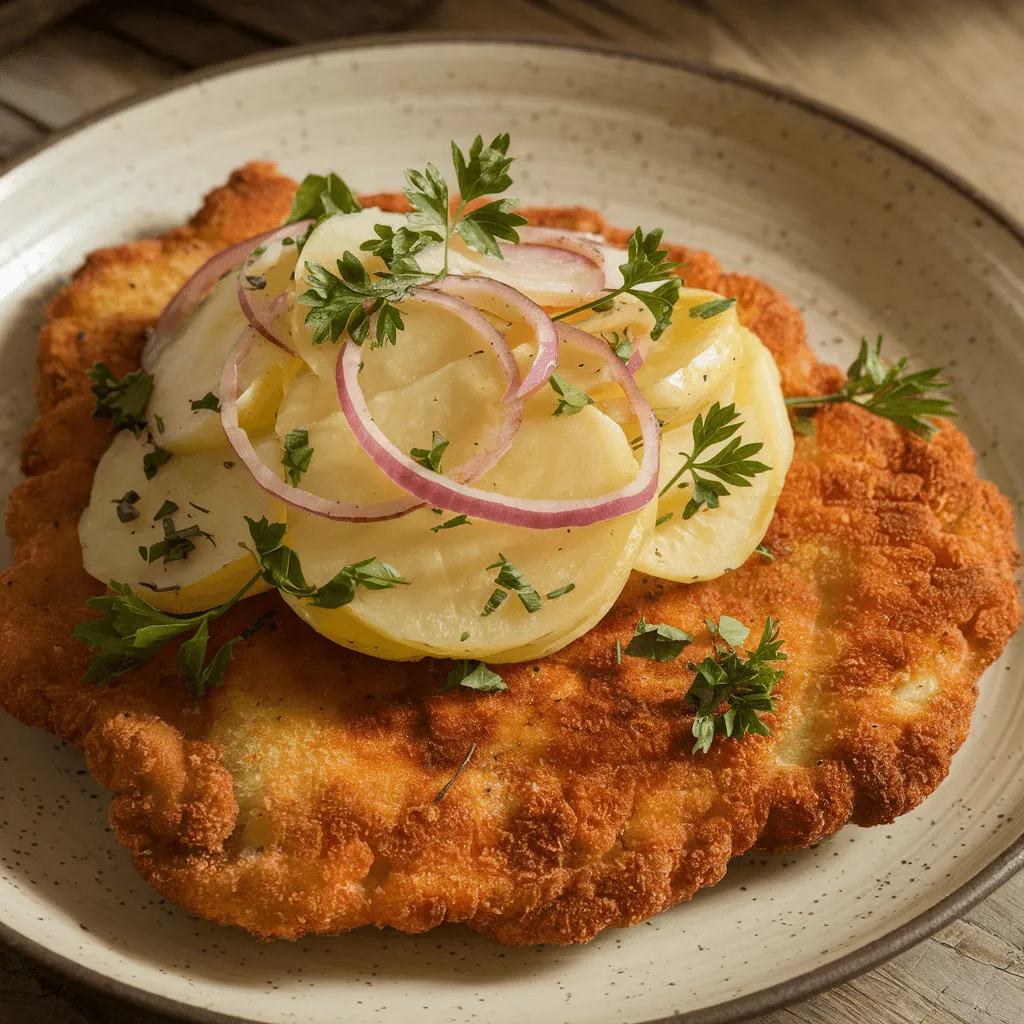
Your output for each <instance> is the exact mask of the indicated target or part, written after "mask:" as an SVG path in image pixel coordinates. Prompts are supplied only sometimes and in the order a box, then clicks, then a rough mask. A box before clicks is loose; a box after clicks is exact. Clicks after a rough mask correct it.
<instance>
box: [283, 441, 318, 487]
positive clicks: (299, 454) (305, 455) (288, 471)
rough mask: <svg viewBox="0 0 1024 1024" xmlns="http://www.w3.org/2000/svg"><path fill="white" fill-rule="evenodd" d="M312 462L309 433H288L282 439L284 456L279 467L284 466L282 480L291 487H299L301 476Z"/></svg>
mask: <svg viewBox="0 0 1024 1024" xmlns="http://www.w3.org/2000/svg"><path fill="white" fill-rule="evenodd" d="M312 460H313V449H312V448H311V447H310V444H309V431H308V430H291V431H289V432H288V434H287V436H286V437H285V439H284V455H282V457H281V465H283V466H284V478H285V480H287V481H288V483H290V484H291V485H292V487H298V486H299V481H300V480H301V479H302V474H303V473H305V472H306V470H307V469H309V464H310V462H311V461H312Z"/></svg>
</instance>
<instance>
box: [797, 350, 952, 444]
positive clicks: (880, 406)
mask: <svg viewBox="0 0 1024 1024" xmlns="http://www.w3.org/2000/svg"><path fill="white" fill-rule="evenodd" d="M941 372H942V371H941V369H939V368H937V367H936V368H933V369H931V370H919V371H917V372H916V373H907V357H906V356H903V357H902V358H901V359H900V361H899V362H898V363H897V364H896V365H895V366H889V365H888V364H887V363H886V362H885V360H884V359H882V336H881V335H878V338H877V339H876V341H875V345H874V348H872V347H871V345H870V343H869V342H868V340H867V338H861V340H860V353H859V354H858V356H857V358H856V359H855V360H854V361H853V362H852V363H851V364H850V366H849V369H848V370H847V371H846V374H847V377H848V378H849V379H848V380H847V381H846V383H845V384H843V386H842V387H841V388H840V389H839V390H838V391H836V392H835V393H834V394H831V395H816V396H813V397H802V396H798V397H796V398H787V399H786V405H789V406H794V407H795V408H796V409H797V414H798V415H801V414H803V415H806V414H805V413H803V410H806V409H809V408H810V407H811V406H819V405H831V404H834V403H836V402H852V403H853V404H854V405H859V406H860V407H861V408H862V409H867V411H868V412H873V413H874V414H875V415H876V416H882V417H884V418H885V419H887V420H892V422H893V423H896V424H898V425H899V426H901V427H905V428H906V429H907V430H909V431H910V432H911V433H912V434H916V435H917V436H918V437H922V438H924V439H925V440H926V441H930V440H931V439H932V437H933V436H934V435H935V432H936V430H937V429H938V428H937V427H936V426H935V424H934V423H933V422H932V421H931V419H930V417H933V416H942V417H945V418H947V419H948V418H952V417H954V416H956V411H955V410H954V409H953V407H952V405H951V404H950V403H949V401H948V400H947V399H945V398H929V397H926V396H927V395H928V394H929V392H932V391H940V390H941V389H942V388H948V387H949V381H945V380H940V379H939V374H940V373H941Z"/></svg>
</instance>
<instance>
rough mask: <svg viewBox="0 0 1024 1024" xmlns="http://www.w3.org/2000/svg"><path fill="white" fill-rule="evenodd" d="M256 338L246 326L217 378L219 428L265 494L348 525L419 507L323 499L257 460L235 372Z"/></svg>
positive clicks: (404, 502)
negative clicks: (242, 420)
mask: <svg viewBox="0 0 1024 1024" xmlns="http://www.w3.org/2000/svg"><path fill="white" fill-rule="evenodd" d="M259 337H260V335H259V334H258V333H257V332H256V331H255V330H254V329H253V328H252V327H246V328H245V330H244V331H242V333H241V335H240V336H239V338H238V341H236V342H235V344H234V346H233V347H232V349H231V352H230V353H229V354H228V357H227V359H226V360H225V362H224V369H223V371H222V372H221V377H220V423H221V426H222V427H223V428H224V433H225V434H226V435H227V439H228V443H229V444H230V445H231V447H232V448H233V449H234V450H235V454H236V455H237V456H238V457H239V458H240V459H241V460H242V463H243V464H244V465H245V468H246V469H247V470H249V472H250V473H251V474H252V477H253V479H254V480H255V481H256V483H257V484H259V486H260V487H262V488H263V490H265V491H266V492H267V493H268V494H271V495H273V496H274V497H275V498H277V499H279V500H280V501H283V502H284V503H285V504H286V505H289V506H291V507H292V508H299V509H303V510H304V511H306V512H312V513H313V514H314V515H318V516H323V517H324V518H326V519H337V520H340V521H342V522H347V523H358V522H363V523H374V522H380V521H381V520H384V519H397V518H398V517H399V516H404V515H405V514H406V513H408V512H411V511H412V510H413V509H416V508H422V506H423V502H421V501H417V500H416V499H415V498H411V497H403V498H396V499H394V500H393V501H387V502H381V503H379V504H376V505H356V504H353V503H352V502H348V501H334V500H332V499H331V498H323V497H321V496H320V495H318V494H313V493H312V492H310V491H306V490H303V489H302V488H300V487H292V486H291V485H290V484H288V483H286V482H285V481H284V480H282V479H281V478H280V477H279V476H278V475H277V473H275V472H274V470H272V469H271V468H270V467H269V466H268V465H267V464H266V463H265V462H264V461H263V460H262V459H261V458H260V457H259V455H258V454H257V452H256V449H255V448H254V447H253V444H252V441H250V440H249V435H248V434H247V433H246V432H245V431H244V430H243V429H242V428H241V426H239V423H238V369H239V367H240V366H241V364H242V360H243V359H245V357H246V356H247V355H248V354H249V350H250V349H251V348H252V346H253V344H255V343H256V341H257V340H258V339H259ZM353 347H354V346H353Z"/></svg>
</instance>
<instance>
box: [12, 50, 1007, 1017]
mask: <svg viewBox="0 0 1024 1024" xmlns="http://www.w3.org/2000/svg"><path fill="white" fill-rule="evenodd" d="M424 43H438V44H450V43H456V44H469V45H472V44H480V45H484V46H488V45H498V46H508V45H522V46H545V47H550V48H552V49H564V50H574V51H582V52H585V53H586V52H592V53H600V54H604V55H607V56H613V57H623V58H626V59H628V60H637V61H641V62H643V63H646V64H655V65H661V66H664V67H670V68H676V69H681V70H683V71H687V72H690V73H691V74H695V75H701V76H703V77H705V78H709V79H713V80H716V81H721V82H726V83H729V84H731V85H738V86H740V87H741V88H744V89H748V90H750V91H752V92H757V93H760V94H761V95H763V96H767V97H769V98H770V99H774V100H776V101H779V102H783V103H788V104H790V105H791V106H795V107H799V108H801V109H803V110H806V111H809V112H810V113H812V114H814V115H816V116H817V117H820V118H822V119H823V120H826V121H831V122H833V123H834V124H838V125H840V126H841V127H843V128H845V129H847V130H849V131H851V132H854V133H856V134H858V135H860V136H863V137H864V138H866V139H868V140H869V141H871V142H873V143H875V144H876V145H879V146H882V147H884V148H886V149H888V150H890V151H892V152H894V153H895V154H896V155H897V156H900V157H902V158H903V159H904V160H907V161H909V162H910V163H912V164H914V165H915V166H917V167H918V168H920V169H921V170H924V171H926V172H927V173H928V174H930V175H931V176H932V177H934V178H936V179H938V180H939V181H941V182H942V183H943V184H944V185H946V186H947V187H949V188H951V189H952V190H953V191H954V192H958V193H960V194H961V195H962V196H964V198H966V199H967V200H969V201H970V202H971V203H973V204H974V205H975V206H977V207H979V208H980V209H981V210H983V211H984V212H985V213H986V214H987V215H988V216H989V217H990V218H991V219H992V220H994V221H995V222H997V223H998V224H999V225H1000V226H1001V227H1002V228H1004V229H1005V230H1006V231H1007V232H1008V233H1009V234H1010V235H1011V236H1012V237H1013V238H1014V239H1016V241H1017V242H1018V243H1020V245H1021V246H1022V247H1024V224H1021V223H1019V222H1018V221H1017V220H1016V218H1015V217H1013V216H1012V215H1011V214H1010V213H1009V212H1008V211H1006V210H1005V209H1004V208H1003V207H1002V206H1001V205H1000V204H999V203H997V202H996V201H995V200H993V199H991V198H990V197H989V196H987V195H986V194H985V193H983V192H982V191H981V190H979V189H978V188H976V187H975V186H974V185H972V184H971V183H970V182H968V181H967V180H966V179H965V178H963V177H961V176H960V175H959V174H957V173H956V172H954V171H951V170H950V169H949V168H947V167H946V166H944V165H943V164H942V163H940V162H939V161H937V160H935V159H933V158H932V157H930V156H927V155H926V154H925V153H923V152H921V151H920V150H918V149H917V148H916V147H915V146H913V145H912V144H910V143H907V142H904V141H903V140H902V139H899V138H898V137H897V136H895V135H892V134H890V133H889V132H887V131H886V130H885V129H882V128H878V127H876V126H874V125H872V124H870V123H868V122H867V121H863V120H861V119H860V118H858V117H856V116H854V115H852V114H847V113H844V112H843V111H841V110H838V109H836V108H834V107H832V106H830V105H829V104H827V103H822V102H820V101H818V100H815V99H812V98H810V97H808V96H805V95H803V94H802V93H800V92H797V91H796V90H793V89H789V88H787V87H786V86H780V85H775V84H774V83H771V82H766V81H764V80H762V79H760V78H757V77H755V76H753V75H748V74H745V73H743V72H741V71H732V70H728V69H725V68H720V67H716V66H715V65H713V64H709V63H706V62H703V61H694V60H687V59H683V58H673V57H668V56H660V55H652V54H647V53H643V52H640V51H637V50H633V49H631V48H629V47H625V46H620V45H618V44H615V43H604V42H599V41H595V40H576V39H572V38H565V37H560V36H552V35H545V34H532V33H523V34H512V35H504V34H500V33H472V32H438V33H433V32H402V33H395V34H381V33H376V34H369V35H363V36H355V37H353V38H352V39H331V40H327V41H325V42H318V43H308V44H304V45H300V46H288V47H280V48H277V49H273V50H269V51H265V52H262V53H257V54H253V55H250V56H248V57H242V58H239V59H237V60H232V61H225V62H224V63H221V64H215V65H212V66H211V67H207V68H201V69H199V70H198V71H194V72H191V73H188V74H183V75H180V76H178V77H175V78H173V79H171V80H170V81H168V82H166V83H163V84H161V85H158V86H156V87H154V88H152V89H148V90H145V91H143V92H141V93H137V94H134V95H132V96H130V97H128V98H127V99H125V100H120V101H117V102H114V103H111V104H108V105H106V106H104V107H102V108H100V109H99V110H97V111H96V112H95V113H93V114H91V115H89V116H88V117H86V118H83V119H81V120H79V121H76V122H75V123H74V124H72V125H70V126H69V127H67V128H65V129H63V130H61V131H59V132H56V133H54V134H53V135H50V136H48V137H47V138H45V139H43V140H42V141H41V142H40V143H38V144H37V145H35V146H32V147H31V148H30V149H28V150H27V151H26V152H24V153H23V154H21V156H19V157H18V158H17V159H15V160H13V161H12V162H10V163H9V164H8V165H7V166H6V167H5V168H4V173H3V175H2V177H0V184H2V181H3V178H6V177H7V176H8V175H9V174H10V173H11V172H12V171H14V170H15V169H17V168H18V167H20V166H22V165H23V164H25V163H28V162H29V161H30V160H32V159H33V158H34V157H36V156H37V155H38V154H40V153H42V152H44V151H45V150H47V149H50V148H51V147H53V146H55V145H58V144H59V143H61V142H64V141H65V140H66V139H68V138H70V137H71V136H73V135H77V134H79V133H80V132H82V131H85V130H86V129H88V128H90V127H92V126H93V125H94V124H97V123H99V122H100V121H103V120H105V119H106V118H108V117H111V116H113V115H114V114H118V113H121V112H122V111H125V110H129V109H131V108H132V107H136V106H141V105H142V104H145V103H147V102H149V101H150V100H153V99H156V98H158V97H160V96H163V95H165V94H167V93H171V92H175V91H176V90H178V89H184V88H188V87H189V86H191V85H193V84H195V83H196V82H201V81H205V80H208V79H211V78H217V77H219V76H220V75H224V74H230V73H232V72H234V71H239V70H243V69H245V68H250V67H257V66H260V65H263V64H275V63H278V62H281V61H287V60H290V59H293V58H295V57H302V56H307V55H310V54H317V53H326V52H331V51H335V50H358V49H379V48H381V47H385V46H404V45H422V44H424ZM1021 868H1024V835H1021V836H1019V837H1018V838H1017V839H1016V840H1014V842H1013V843H1012V844H1011V845H1010V846H1009V847H1008V848H1007V849H1006V850H1004V851H1003V852H1002V853H1001V854H999V856H998V857H996V858H995V859H994V860H993V861H991V862H990V863H989V864H987V865H985V867H983V868H982V869H981V870H980V871H978V872H977V874H975V875H974V876H973V877H972V878H970V879H969V880H968V881H966V882H965V883H964V884H963V885H961V886H960V888H959V889H956V890H954V891H953V892H952V893H950V894H949V895H948V896H946V897H945V898H943V899H941V900H940V901H939V902H938V903H935V904H934V905H933V906H931V907H929V908H928V909H927V910H924V911H922V912H921V913H920V914H918V916H917V917H915V918H914V919H913V920H911V921H908V922H907V923H906V924H903V925H900V926H899V927H898V928H895V929H894V930H893V931H891V932H888V933H887V934H885V935H882V936H880V937H879V938H877V939H873V940H872V941H871V942H868V943H866V944H865V945H864V946H862V947H861V948H860V949H858V950H855V951H854V952H852V953H847V954H845V955H844V956H841V957H839V958H837V959H836V960H833V961H831V962H830V963H827V964H822V965H821V966H820V967H816V968H814V969H812V970H810V971H807V972H806V973H804V974H800V975H797V976H795V977H793V978H789V979H787V980H786V981H783V982H779V983H778V984H776V985H771V986H768V987H767V988H763V989H760V990H759V991H757V992H752V993H750V994H749V995H746V996H740V997H738V998H736V999H729V1000H726V1001H725V1002H722V1003H718V1004H717V1005H715V1006H707V1007H703V1008H700V1009H697V1010H687V1011H683V1012H682V1013H677V1014H673V1015H671V1016H669V1017H659V1018H657V1019H656V1020H650V1021H647V1022H637V1024H739V1022H741V1021H745V1020H749V1019H750V1018H752V1017H755V1016H758V1015H761V1014H764V1013H769V1012H771V1011H773V1010H778V1009H781V1008H783V1007H785V1006H788V1005H790V1004H792V1003H795V1002H798V1001H800V1000H803V999H806V998H808V997H810V996H813V995H815V994H817V993H818V992H821V991H824V990H825V989H828V988H832V987H834V986H835V985H839V984H841V983H842V982H845V981H849V980H850V979H852V978H855V977H857V976H858V975H860V974H863V973H864V972H865V971H869V970H871V969H872V968H873V967H877V966H878V965H879V964H882V963H884V962H885V961H887V960H890V959H891V958H892V957H894V956H896V955H898V954H899V953H902V952H903V951H904V950H906V949H909V948H910V947H911V946H913V945H916V944H917V943H918V942H921V941H923V940H924V939H927V938H929V937H930V936H932V935H934V934H935V932H937V931H939V930H940V929H941V928H943V927H944V926H945V925H947V924H949V923H950V922H951V921H954V920H956V919H957V918H958V917H960V916H962V915H963V914H965V913H966V912H967V911H968V910H970V909H971V907H973V906H975V905H976V904H977V903H979V902H980V901H981V900H983V899H984V898H985V897H986V896H988V895H990V894H991V893H992V892H994V891H995V890H996V889H997V888H999V886H1000V885H1002V884H1003V883H1004V882H1006V881H1007V880H1008V879H1009V878H1011V877H1012V876H1013V875H1014V874H1016V873H1017V872H1018V871H1019V870H1021ZM0 944H2V945H4V946H6V947H8V948H9V949H12V950H14V951H16V952H18V953H21V954H23V955H25V956H27V957H29V958H31V959H33V960H35V961H36V962H37V963H39V964H40V965H42V966H43V967H45V968H47V969H49V970H51V971H53V972H55V973H57V974H58V975H63V976H64V977H66V978H68V979H69V980H71V981H72V982H75V983H78V984H81V985H85V986H87V987H88V988H90V989H92V990H94V991H96V992H100V993H103V994H106V995H114V996H118V997H120V998H122V999H124V1000H126V1001H127V1002H129V1003H132V1004H134V1005H136V1006H138V1007H140V1008H143V1009H147V1010H152V1011H154V1012H158V1013H162V1014H165V1015H170V1016H173V1017H177V1018H178V1019H179V1020H182V1021H190V1022H196V1024H247V1021H246V1018H243V1017H236V1016H233V1015H228V1014H222V1013H220V1012H218V1011H215V1010H206V1009H203V1008H201V1007H198V1006H195V1005H193V1004H189V1003H182V1002H179V1001H178V1000H177V999H171V998H169V997H166V996H160V995H156V994H154V993H151V992H146V991H145V990H144V989H140V988H136V987H135V986H133V985H129V984H127V983H126V982H122V981H118V980H116V979H113V978H111V977H109V976H107V975H104V974H101V973H99V972H98V971H94V970H93V969H92V968H89V967H84V966H83V965H82V964H79V963H78V962H76V961H74V960H71V959H68V958H67V957H64V956H62V955H61V954H59V953H54V952H53V951H52V950H50V949H48V948H47V947H46V946H43V945H41V944H40V943H38V942H36V941H35V940H33V939H29V938H27V937H25V936H24V935H22V934H21V933H19V932H17V931H15V930H14V929H13V928H12V927H11V926H10V925H8V924H7V923H6V922H5V921H2V920H0Z"/></svg>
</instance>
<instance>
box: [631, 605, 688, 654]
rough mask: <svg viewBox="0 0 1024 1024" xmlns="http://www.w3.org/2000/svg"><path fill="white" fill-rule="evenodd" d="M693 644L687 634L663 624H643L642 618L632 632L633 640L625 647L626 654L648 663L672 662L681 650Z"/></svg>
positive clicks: (641, 617)
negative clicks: (644, 659)
mask: <svg viewBox="0 0 1024 1024" xmlns="http://www.w3.org/2000/svg"><path fill="white" fill-rule="evenodd" d="M692 642H693V637H692V636H691V635H690V634H689V633H684V632H683V631H682V630H681V629H676V627H675V626H666V625H665V624H664V623H663V622H658V623H654V622H645V621H644V618H643V616H642V615H641V616H640V621H639V622H638V623H637V624H636V629H634V630H633V638H632V639H631V640H630V641H629V643H628V644H627V645H626V653H627V654H628V655H630V657H633V658H646V659H647V660H648V661H674V660H675V659H676V658H678V657H679V655H680V654H682V653H683V648H684V647H686V646H687V645H688V644H690V643H692Z"/></svg>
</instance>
